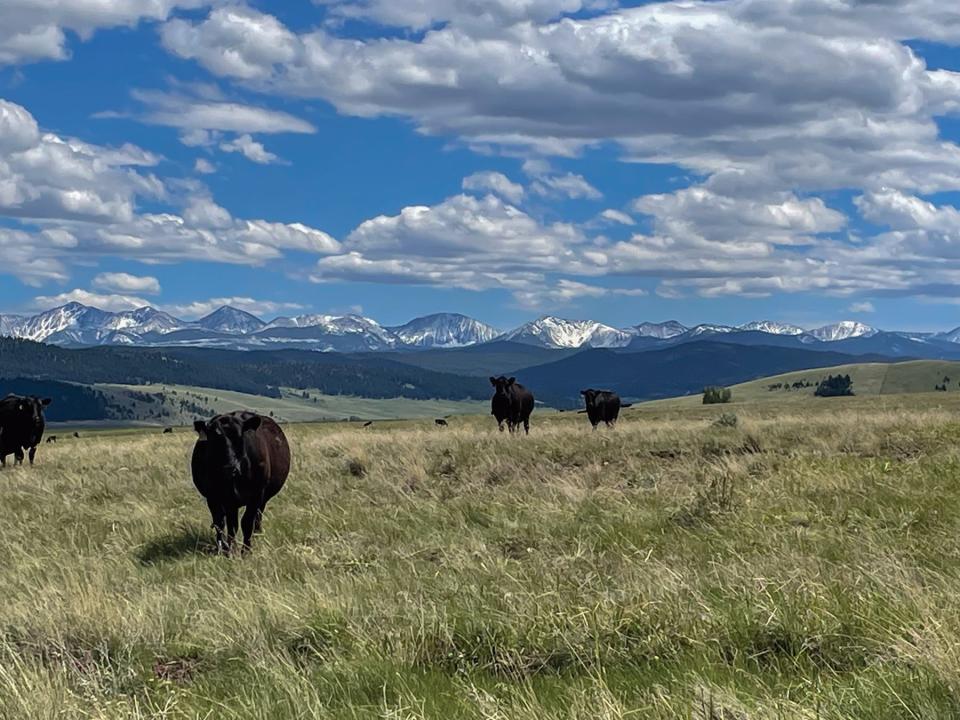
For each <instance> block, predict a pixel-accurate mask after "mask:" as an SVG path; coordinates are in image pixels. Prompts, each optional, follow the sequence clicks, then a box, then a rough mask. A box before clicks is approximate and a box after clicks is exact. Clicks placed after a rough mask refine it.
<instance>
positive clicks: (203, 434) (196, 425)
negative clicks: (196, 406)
mask: <svg viewBox="0 0 960 720" xmlns="http://www.w3.org/2000/svg"><path fill="white" fill-rule="evenodd" d="M193 429H194V430H196V431H197V435H199V436H200V439H201V440H206V439H207V424H206V423H205V422H204V421H203V420H194V422H193Z"/></svg>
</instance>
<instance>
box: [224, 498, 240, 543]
mask: <svg viewBox="0 0 960 720" xmlns="http://www.w3.org/2000/svg"><path fill="white" fill-rule="evenodd" d="M239 516H240V508H237V507H232V508H228V509H227V554H230V553H231V552H233V543H234V541H235V540H236V538H237V525H239V520H238V518H239Z"/></svg>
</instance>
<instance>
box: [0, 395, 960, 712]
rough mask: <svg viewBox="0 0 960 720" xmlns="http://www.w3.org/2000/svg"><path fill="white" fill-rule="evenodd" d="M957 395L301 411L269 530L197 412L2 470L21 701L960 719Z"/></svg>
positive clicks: (3, 637)
mask: <svg viewBox="0 0 960 720" xmlns="http://www.w3.org/2000/svg"><path fill="white" fill-rule="evenodd" d="M943 401H944V398H943V395H942V394H940V395H939V396H937V397H933V396H916V397H912V398H898V399H891V400H889V401H887V402H885V403H884V404H881V403H880V402H879V401H878V400H874V402H872V403H871V402H867V401H865V400H863V399H851V400H825V401H819V402H816V403H810V404H809V405H807V406H802V407H801V406H797V405H791V406H789V407H788V408H786V409H783V410H782V412H777V411H776V409H775V408H771V407H770V406H769V404H765V405H764V406H763V407H760V406H757V407H752V406H740V407H737V408H736V412H737V413H738V416H739V422H738V425H737V427H736V428H720V427H715V426H714V424H713V423H714V420H715V418H716V416H717V414H718V413H719V412H723V411H729V408H714V409H710V408H708V409H703V408H694V409H691V410H690V411H688V412H684V411H680V410H676V409H671V410H669V411H667V410H663V411H657V410H651V409H650V408H646V407H639V408H636V409H635V410H631V411H630V412H629V413H628V414H627V417H626V418H625V420H624V421H623V422H622V423H621V425H620V426H619V427H618V428H617V429H616V430H615V431H613V432H607V431H600V432H597V433H592V432H590V431H589V429H588V425H587V423H586V420H585V419H584V418H583V417H582V416H574V415H558V416H554V417H551V418H549V419H547V418H540V420H539V422H535V424H534V433H533V435H531V436H530V437H529V438H521V437H510V436H505V435H499V434H497V433H495V432H494V429H493V427H492V426H493V421H492V420H490V419H488V418H483V417H477V418H465V419H462V420H461V419H457V420H454V421H452V422H453V426H452V427H451V428H450V429H449V430H438V429H436V428H434V427H433V426H432V425H427V424H425V423H395V424H387V425H384V426H379V425H378V426H375V427H374V428H371V429H368V430H362V429H361V428H359V427H357V426H355V425H354V426H345V425H325V426H291V427H289V428H288V434H289V437H290V441H291V446H292V448H293V451H294V458H295V464H294V470H293V472H292V474H291V478H290V481H289V483H288V486H287V488H286V489H285V490H284V492H283V493H282V494H281V495H280V496H279V497H278V498H277V499H276V500H275V501H274V502H273V503H272V504H271V505H270V507H269V508H268V512H267V516H266V517H265V520H264V529H265V534H264V535H263V536H262V537H261V538H259V543H258V544H257V545H256V546H255V548H254V553H253V555H252V556H250V557H248V558H245V559H240V558H220V557H216V556H214V555H213V554H212V553H211V549H212V548H211V545H212V533H211V531H210V530H209V529H208V525H209V517H208V515H207V513H206V509H205V505H204V503H203V502H202V501H201V499H200V498H199V496H198V495H197V494H196V491H195V490H194V488H193V486H192V484H191V481H190V477H189V472H188V457H189V451H190V448H191V446H192V442H193V438H192V437H191V436H190V435H189V434H187V433H177V434H175V435H173V436H169V435H168V436H162V435H159V434H157V433H149V434H130V435H122V436H119V435H111V434H103V435H90V436H89V437H84V438H83V439H81V440H79V441H69V442H62V443H58V444H57V445H56V446H44V448H43V449H42V450H41V452H40V455H39V461H40V464H39V465H38V466H37V467H36V468H34V469H29V468H22V469H20V468H18V469H15V470H11V469H8V470H7V471H4V472H2V473H0V502H2V505H3V507H4V508H5V509H6V511H7V513H6V516H5V522H4V523H2V524H0V548H2V551H3V554H4V557H3V561H2V562H0V588H2V591H3V592H2V597H3V599H4V602H3V604H2V605H0V717H2V718H11V719H12V718H18V719H19V718H31V719H34V718H36V719H42V718H104V719H107V718H109V719H111V720H113V719H119V718H237V719H239V718H263V719H267V718H270V719H274V718H281V719H283V718H398V719H399V718H403V719H405V720H407V719H410V720H412V719H414V718H452V717H458V718H459V717H464V718H478V719H479V718H483V719H489V720H493V719H494V718H497V719H499V718H511V719H512V718H517V719H520V718H523V719H528V718H529V719H531V720H532V719H533V718H538V719H539V718H548V719H551V718H557V719H559V718H584V719H586V718H618V719H619V718H641V717H642V718H677V717H679V718H704V719H709V720H714V719H716V720H719V719H721V718H722V719H724V720H727V719H732V718H762V719H766V718H770V719H771V720H772V719H774V718H868V717H869V718H955V717H958V716H960V539H958V538H960V472H958V471H960V454H958V450H957V443H956V439H957V437H958V430H960V422H958V420H957V413H956V410H957V409H958V408H957V407H954V406H951V405H942V404H939V403H941V402H943Z"/></svg>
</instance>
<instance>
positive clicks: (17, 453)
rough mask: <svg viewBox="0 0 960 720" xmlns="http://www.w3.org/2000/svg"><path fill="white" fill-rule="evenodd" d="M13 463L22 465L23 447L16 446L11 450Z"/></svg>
mask: <svg viewBox="0 0 960 720" xmlns="http://www.w3.org/2000/svg"><path fill="white" fill-rule="evenodd" d="M13 464H14V465H23V448H17V449H16V450H14V451H13Z"/></svg>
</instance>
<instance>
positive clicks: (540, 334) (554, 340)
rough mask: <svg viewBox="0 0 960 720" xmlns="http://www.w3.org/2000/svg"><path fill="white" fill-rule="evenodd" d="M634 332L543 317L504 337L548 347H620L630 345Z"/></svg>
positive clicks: (598, 324) (577, 321) (587, 321)
mask: <svg viewBox="0 0 960 720" xmlns="http://www.w3.org/2000/svg"><path fill="white" fill-rule="evenodd" d="M633 337H634V334H633V333H630V332H628V331H626V330H619V329H617V328H614V327H610V326H609V325H604V324H602V323H598V322H594V321H592V320H565V319H563V318H557V317H542V318H540V319H539V320H534V321H533V322H530V323H527V324H526V325H521V326H520V327H518V328H517V329H516V330H511V331H510V332H508V333H506V334H505V335H502V336H501V339H502V340H510V341H513V342H521V343H526V344H528V345H541V346H543V347H548V348H580V347H593V348H620V347H626V346H627V345H629V344H630V340H631V339H632V338H633Z"/></svg>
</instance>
